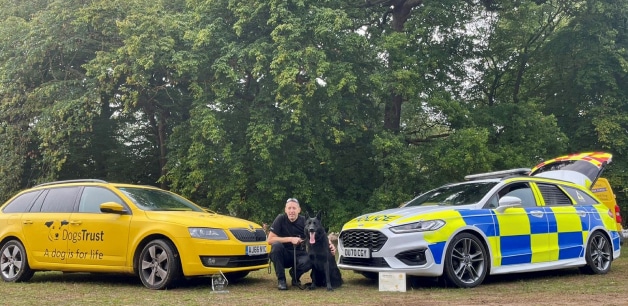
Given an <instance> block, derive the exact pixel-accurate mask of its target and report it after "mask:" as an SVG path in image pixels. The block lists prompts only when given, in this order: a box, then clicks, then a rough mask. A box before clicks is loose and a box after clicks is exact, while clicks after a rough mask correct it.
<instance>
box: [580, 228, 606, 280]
mask: <svg viewBox="0 0 628 306" xmlns="http://www.w3.org/2000/svg"><path fill="white" fill-rule="evenodd" d="M586 252H587V253H586V255H585V256H586V260H587V265H586V266H584V267H582V270H583V271H584V272H586V273H589V274H606V273H608V271H609V270H610V269H611V262H612V258H613V250H612V249H611V242H610V241H609V240H608V238H606V236H605V235H604V234H602V233H600V232H599V231H597V232H595V233H593V235H591V238H590V239H589V244H588V245H587V250H586Z"/></svg>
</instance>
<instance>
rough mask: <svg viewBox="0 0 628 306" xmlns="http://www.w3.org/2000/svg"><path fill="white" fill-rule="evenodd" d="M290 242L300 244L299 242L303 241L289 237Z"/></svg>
mask: <svg viewBox="0 0 628 306" xmlns="http://www.w3.org/2000/svg"><path fill="white" fill-rule="evenodd" d="M290 238H291V239H290V242H291V243H292V244H295V245H296V244H300V243H301V242H303V239H301V238H300V237H290Z"/></svg>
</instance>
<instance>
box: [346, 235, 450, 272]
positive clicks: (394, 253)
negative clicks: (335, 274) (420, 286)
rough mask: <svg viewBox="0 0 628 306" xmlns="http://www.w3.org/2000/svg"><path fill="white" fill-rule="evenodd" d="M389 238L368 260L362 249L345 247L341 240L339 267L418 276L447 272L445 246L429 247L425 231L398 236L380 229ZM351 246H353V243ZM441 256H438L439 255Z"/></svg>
mask: <svg viewBox="0 0 628 306" xmlns="http://www.w3.org/2000/svg"><path fill="white" fill-rule="evenodd" d="M378 232H380V233H381V234H384V235H385V236H386V237H387V238H388V239H387V241H386V243H385V244H384V245H383V246H382V247H381V248H380V249H379V250H377V251H370V252H368V253H369V254H367V255H368V257H364V256H365V254H363V253H362V252H357V251H360V250H359V249H358V250H357V251H356V248H351V247H345V243H344V242H343V241H342V239H340V240H339V241H338V252H339V258H338V267H339V268H340V269H344V270H353V271H357V272H401V273H406V274H408V275H415V276H440V275H442V273H443V266H442V265H441V264H440V262H441V260H442V251H440V250H442V247H443V246H444V243H442V244H436V245H435V244H429V243H428V242H427V241H426V240H425V239H424V233H423V232H417V233H403V234H395V233H393V232H391V231H390V230H388V229H382V230H379V231H378ZM349 245H351V243H349ZM435 252H436V253H438V254H435Z"/></svg>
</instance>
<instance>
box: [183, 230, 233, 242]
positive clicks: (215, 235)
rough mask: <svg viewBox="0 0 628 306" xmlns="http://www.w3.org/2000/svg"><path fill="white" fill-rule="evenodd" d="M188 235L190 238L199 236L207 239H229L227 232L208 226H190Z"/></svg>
mask: <svg viewBox="0 0 628 306" xmlns="http://www.w3.org/2000/svg"><path fill="white" fill-rule="evenodd" d="M188 230H189V231H190V236H192V238H201V239H209V240H229V237H227V233H225V231H223V230H221V229H217V228H209V227H190V228H188Z"/></svg>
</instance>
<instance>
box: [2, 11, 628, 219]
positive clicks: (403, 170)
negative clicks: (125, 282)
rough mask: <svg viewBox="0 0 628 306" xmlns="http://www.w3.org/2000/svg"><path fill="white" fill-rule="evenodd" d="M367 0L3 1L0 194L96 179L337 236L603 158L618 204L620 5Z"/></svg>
mask: <svg viewBox="0 0 628 306" xmlns="http://www.w3.org/2000/svg"><path fill="white" fill-rule="evenodd" d="M380 2H381V1H370V2H368V1H367V2H366V3H360V4H359V5H358V3H356V2H355V1H344V0H343V1H329V0H324V1H313V0H299V1H277V0H270V1H242V0H188V1H183V0H178V1H153V2H149V1H140V0H130V1H129V0H127V1H120V0H113V1H111V0H108V1H104V0H91V1H75V0H63V1H61V0H57V1H40V0H25V1H13V0H0V17H2V18H0V186H2V187H1V188H0V198H2V199H6V198H8V197H10V196H11V195H12V194H13V193H14V192H15V191H16V190H18V189H22V188H24V187H26V186H28V185H32V184H34V183H37V182H41V181H47V180H53V179H71V178H102V179H106V180H112V181H120V182H130V183H142V184H161V187H163V188H169V189H172V190H173V191H175V192H179V193H181V194H183V195H185V196H187V197H189V198H190V199H192V200H194V201H195V202H197V203H199V204H201V205H203V206H205V207H208V208H211V209H214V210H216V211H219V212H222V213H227V214H231V215H236V216H239V217H244V218H248V219H251V220H254V221H258V222H265V223H269V222H272V220H273V219H274V217H275V216H276V215H277V214H278V213H280V212H282V211H283V207H284V203H285V200H286V198H288V197H297V198H299V200H300V201H301V203H302V207H303V210H304V212H310V213H315V212H318V211H323V212H324V213H325V216H324V218H325V223H326V224H327V225H328V226H330V228H331V229H332V230H339V229H340V227H341V226H342V224H343V223H344V222H345V221H346V220H348V219H350V218H352V217H355V216H357V215H359V214H363V213H367V212H372V211H374V210H379V209H386V208H392V207H396V206H398V205H399V204H401V203H403V202H405V201H407V200H409V199H410V198H412V197H413V196H415V195H417V194H418V193H420V192H423V191H426V190H428V189H430V188H433V187H436V186H437V185H440V184H443V183H448V182H452V181H458V180H461V179H462V178H463V177H464V176H465V175H467V174H471V173H477V172H485V171H494V170H503V169H508V168H518V167H531V166H533V165H535V164H536V163H537V162H539V161H540V160H542V159H546V158H552V157H555V156H557V155H561V154H566V153H571V152H576V151H584V150H607V151H610V152H612V153H613V154H614V162H613V164H612V165H611V167H610V168H609V169H608V170H607V172H605V175H606V176H607V177H608V178H609V179H610V180H611V183H612V184H613V186H614V187H615V189H616V192H617V196H618V200H620V202H621V203H624V202H625V200H627V199H628V187H626V186H628V177H627V176H626V171H625V169H626V167H627V166H628V164H626V162H625V160H626V156H627V147H628V133H626V131H627V130H628V128H627V125H628V115H627V114H628V99H627V98H626V97H628V86H625V84H626V81H627V80H628V77H627V73H626V72H627V71H628V56H627V53H626V52H627V51H626V50H628V48H627V46H626V42H628V31H627V30H626V26H625V25H626V19H625V16H626V13H627V12H628V4H627V3H625V1H624V2H621V1H619V2H617V1H610V0H608V1H606V0H605V1H592V0H582V1H571V2H569V1H568V2H565V1H553V0H549V1H515V2H512V1H510V2H509V1H490V3H489V2H485V1H484V2H481V3H475V2H472V1H454V0H446V1H427V2H425V1H424V2H422V3H421V5H418V6H417V5H415V3H416V2H412V1H409V0H408V1H398V2H395V4H393V5H402V4H405V5H409V6H412V9H411V10H410V11H408V12H407V14H406V15H403V14H399V11H396V12H394V13H393V12H391V11H390V8H391V7H390V5H380V4H379V3H380ZM489 4H490V5H489ZM626 209H628V208H626ZM627 215H628V213H627Z"/></svg>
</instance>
